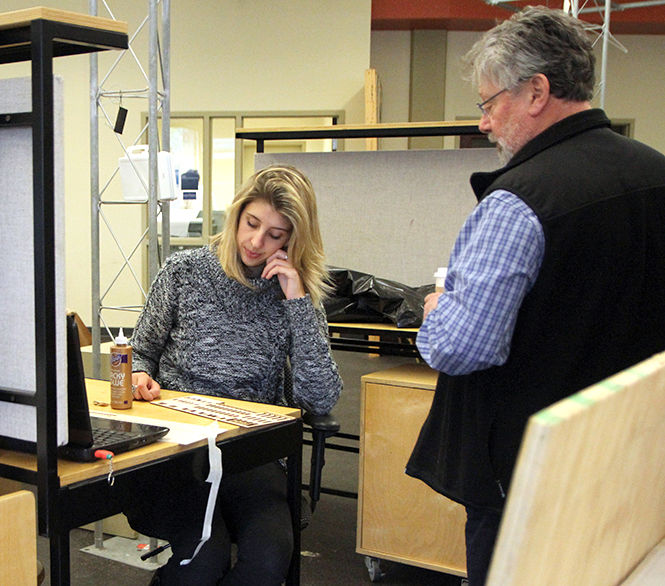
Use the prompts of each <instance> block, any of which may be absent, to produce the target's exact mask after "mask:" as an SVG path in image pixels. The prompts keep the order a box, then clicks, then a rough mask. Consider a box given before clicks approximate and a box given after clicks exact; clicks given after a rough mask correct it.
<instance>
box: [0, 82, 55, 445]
mask: <svg viewBox="0 0 665 586" xmlns="http://www.w3.org/2000/svg"><path fill="white" fill-rule="evenodd" d="M31 83H32V82H31V79H30V78H29V77H25V78H14V79H0V113H2V114H9V113H19V112H31V110H32V99H31ZM53 92H54V98H53V101H54V104H53V115H54V131H55V137H54V154H55V160H54V176H55V202H54V204H55V218H54V224H55V239H56V242H55V247H56V250H55V253H56V254H55V256H56V267H55V270H56V283H57V290H56V291H55V303H56V312H57V316H56V328H57V331H56V347H57V352H56V360H57V367H56V368H57V378H58V399H57V402H58V415H59V416H58V443H64V442H66V440H67V389H66V376H67V372H66V371H67V368H66V366H67V365H66V353H65V350H66V348H65V311H66V310H65V270H64V258H65V216H64V175H63V168H64V157H63V134H62V130H63V97H62V96H63V91H62V80H61V79H59V78H57V77H56V78H54V86H53ZM32 172H33V171H32V126H30V125H25V126H23V125H18V126H16V125H11V124H10V125H7V126H5V125H3V126H2V127H0V185H1V186H2V187H1V188H0V251H2V255H1V256H0V332H2V336H3V338H4V340H3V343H2V344H0V364H2V367H1V368H0V387H3V388H5V389H9V390H12V391H13V392H15V393H17V394H21V393H23V394H28V395H30V394H34V393H35V389H36V380H35V379H36V373H35V365H36V357H35V293H34V286H35V277H34V262H33V257H34V242H33V232H34V230H33V198H32V192H33V186H32ZM0 435H4V436H8V437H12V438H15V439H20V440H26V441H36V417H35V407H33V406H30V405H22V404H15V403H10V402H7V401H2V402H0Z"/></svg>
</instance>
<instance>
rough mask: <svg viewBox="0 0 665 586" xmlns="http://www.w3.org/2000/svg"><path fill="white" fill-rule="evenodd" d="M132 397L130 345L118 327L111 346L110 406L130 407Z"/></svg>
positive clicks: (116, 407)
mask: <svg viewBox="0 0 665 586" xmlns="http://www.w3.org/2000/svg"><path fill="white" fill-rule="evenodd" d="M133 398H134V395H133V393H132V347H131V346H130V345H129V342H128V340H127V338H126V337H125V336H124V334H123V333H122V328H120V331H119V332H118V336H117V338H116V339H115V342H114V345H113V346H111V408H113V409H131V407H132V399H133Z"/></svg>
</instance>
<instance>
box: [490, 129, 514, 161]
mask: <svg viewBox="0 0 665 586" xmlns="http://www.w3.org/2000/svg"><path fill="white" fill-rule="evenodd" d="M487 138H488V139H489V141H490V142H492V143H494V144H495V146H496V154H497V155H498V156H499V162H500V163H501V165H502V166H504V167H505V166H506V165H507V164H508V162H509V161H510V159H512V158H513V155H514V154H515V153H513V152H512V151H511V150H510V149H509V148H508V147H507V146H506V145H505V143H504V142H503V141H502V140H501V139H499V140H496V138H495V137H493V136H492V135H491V134H490V135H488V137H487Z"/></svg>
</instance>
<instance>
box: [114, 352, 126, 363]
mask: <svg viewBox="0 0 665 586" xmlns="http://www.w3.org/2000/svg"><path fill="white" fill-rule="evenodd" d="M128 359H129V356H128V355H127V354H120V353H119V352H118V353H116V352H112V353H111V366H119V365H120V364H127V361H128Z"/></svg>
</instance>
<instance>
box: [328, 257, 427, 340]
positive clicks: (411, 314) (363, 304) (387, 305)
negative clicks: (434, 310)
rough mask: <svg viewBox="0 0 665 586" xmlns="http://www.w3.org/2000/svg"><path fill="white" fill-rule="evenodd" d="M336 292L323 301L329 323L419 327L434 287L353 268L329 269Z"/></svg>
mask: <svg viewBox="0 0 665 586" xmlns="http://www.w3.org/2000/svg"><path fill="white" fill-rule="evenodd" d="M329 273H330V280H331V283H332V284H333V286H334V292H333V293H332V294H331V295H330V297H328V299H326V301H325V302H324V308H325V310H326V314H327V316H328V321H330V322H370V323H393V324H395V325H396V326H397V327H398V328H417V327H420V324H422V321H423V306H424V304H425V295H427V294H428V293H431V292H433V291H434V285H433V284H432V285H423V286H422V287H418V288H414V287H408V286H407V285H403V284H402V283H397V282H396V281H389V280H387V279H381V278H379V277H375V276H373V275H368V274H367V273H361V272H359V271H354V270H351V269H345V268H338V267H329Z"/></svg>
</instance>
